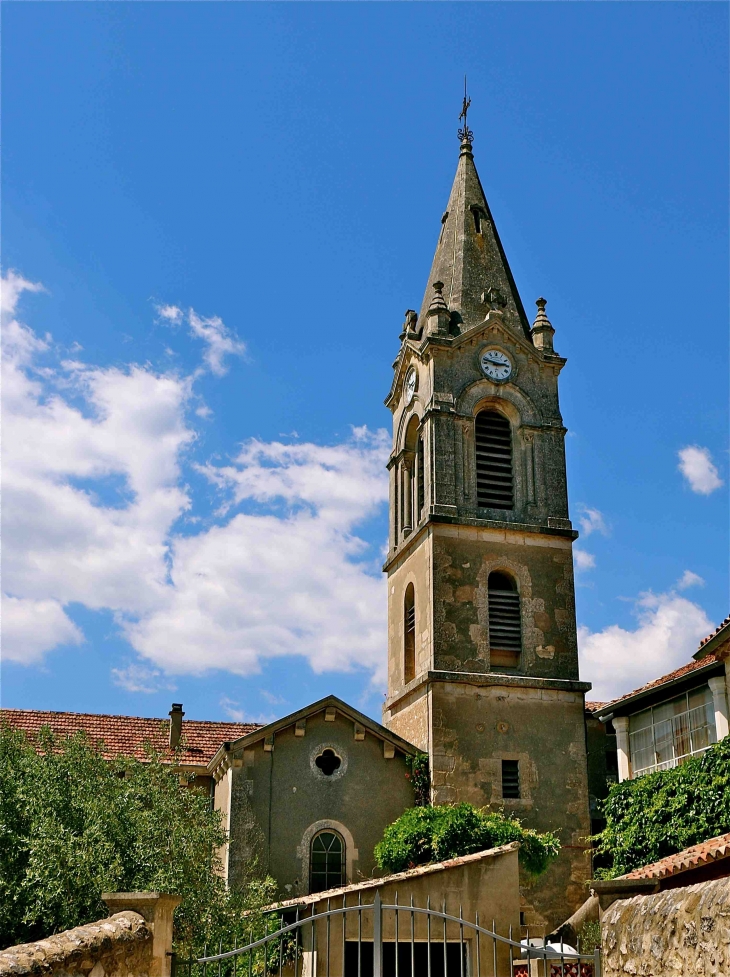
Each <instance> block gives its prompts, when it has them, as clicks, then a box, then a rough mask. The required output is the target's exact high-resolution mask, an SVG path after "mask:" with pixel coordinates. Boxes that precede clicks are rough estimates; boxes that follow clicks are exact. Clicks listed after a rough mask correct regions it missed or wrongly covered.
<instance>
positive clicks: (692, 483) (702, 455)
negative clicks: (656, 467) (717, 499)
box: [677, 444, 724, 495]
mask: <svg viewBox="0 0 730 977" xmlns="http://www.w3.org/2000/svg"><path fill="white" fill-rule="evenodd" d="M677 457H678V458H679V465H678V466H677V467H678V468H679V470H680V472H681V473H682V474H683V475H684V477H685V479H686V480H687V482H688V484H689V487H690V488H691V489H692V491H693V492H697V494H698V495H711V494H712V493H713V492H714V491H715V490H716V489H719V488H720V487H721V486H722V485H724V482H723V480H722V479H721V478H720V474H719V472H718V470H717V467H716V466H715V464H714V462H713V460H712V455H711V454H710V451H709V449H708V448H701V447H700V446H699V445H697V444H690V445H687V447H686V448H682V450H681V451H679V452H677Z"/></svg>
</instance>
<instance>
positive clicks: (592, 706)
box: [586, 701, 608, 712]
mask: <svg viewBox="0 0 730 977" xmlns="http://www.w3.org/2000/svg"><path fill="white" fill-rule="evenodd" d="M606 705H608V703H607V702H588V701H586V709H587V710H588V712H598V710H599V709H602V708H603V707H604V706H606Z"/></svg>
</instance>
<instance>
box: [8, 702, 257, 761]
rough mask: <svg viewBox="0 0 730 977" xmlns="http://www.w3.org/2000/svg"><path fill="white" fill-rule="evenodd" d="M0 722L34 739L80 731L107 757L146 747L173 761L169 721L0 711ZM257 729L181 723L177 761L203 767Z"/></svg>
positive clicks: (137, 753) (251, 725) (142, 752)
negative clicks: (43, 730) (47, 730)
mask: <svg viewBox="0 0 730 977" xmlns="http://www.w3.org/2000/svg"><path fill="white" fill-rule="evenodd" d="M0 721H2V722H5V723H7V724H8V725H9V726H11V727H12V728H13V729H22V730H23V731H24V732H26V733H28V734H29V735H30V736H35V735H37V734H38V732H39V731H40V730H41V728H42V727H43V726H48V727H49V728H50V729H51V731H52V732H53V733H55V734H56V735H57V736H59V737H68V736H73V734H74V733H77V732H79V731H80V730H81V731H83V732H85V733H86V735H87V736H88V737H89V739H90V740H92V741H93V742H95V743H96V742H98V741H99V740H103V743H104V746H103V753H104V755H105V756H107V757H112V756H133V757H136V758H137V759H138V760H144V759H145V758H146V755H147V754H146V752H145V744H146V743H149V744H150V745H151V746H152V747H153V748H154V749H155V750H159V751H160V752H161V753H162V754H163V757H164V758H165V759H172V756H173V752H172V750H170V748H169V744H168V736H169V728H170V720H169V719H167V718H165V719H145V718H142V717H139V716H106V715H97V714H95V713H85V712H43V711H41V710H37V709H0ZM258 728H259V724H258V723H219V722H211V721H207V720H198V719H183V721H182V737H183V738H182V742H181V747H182V749H181V753H180V758H181V760H182V762H183V763H184V764H186V765H190V766H205V765H206V764H207V763H208V761H209V760H210V759H212V757H213V756H214V755H215V753H216V750H217V749H218V747H219V746H220V745H221V743H224V742H226V741H227V740H235V739H238V737H239V736H245V735H246V733H250V732H252V731H253V730H255V729H258Z"/></svg>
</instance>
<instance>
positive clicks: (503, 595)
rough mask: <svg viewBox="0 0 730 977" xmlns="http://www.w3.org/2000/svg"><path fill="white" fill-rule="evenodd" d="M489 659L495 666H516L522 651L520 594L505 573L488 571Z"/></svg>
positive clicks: (513, 582)
mask: <svg viewBox="0 0 730 977" xmlns="http://www.w3.org/2000/svg"><path fill="white" fill-rule="evenodd" d="M487 598H488V605H489V659H490V663H491V666H492V668H495V667H497V668H517V667H518V666H519V664H520V653H521V651H522V624H521V620H520V595H519V594H518V593H517V584H516V583H515V581H514V580H513V579H512V577H509V576H507V574H506V573H499V572H496V571H495V572H494V573H490V574H489V580H488V581H487Z"/></svg>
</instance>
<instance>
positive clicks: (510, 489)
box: [474, 410, 514, 509]
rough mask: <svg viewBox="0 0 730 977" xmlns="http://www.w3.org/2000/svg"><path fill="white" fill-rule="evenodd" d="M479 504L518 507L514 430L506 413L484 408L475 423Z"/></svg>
mask: <svg viewBox="0 0 730 977" xmlns="http://www.w3.org/2000/svg"><path fill="white" fill-rule="evenodd" d="M474 440H475V446H476V472H477V505H478V506H481V507H482V508H484V509H512V508H514V473H513V466H512V431H511V428H510V423H509V421H508V420H507V418H506V417H505V416H504V415H503V414H498V413H497V412H496V411H493V410H483V411H480V412H479V413H478V414H477V416H476V421H475V425H474Z"/></svg>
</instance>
